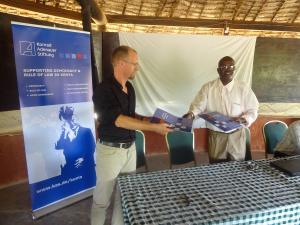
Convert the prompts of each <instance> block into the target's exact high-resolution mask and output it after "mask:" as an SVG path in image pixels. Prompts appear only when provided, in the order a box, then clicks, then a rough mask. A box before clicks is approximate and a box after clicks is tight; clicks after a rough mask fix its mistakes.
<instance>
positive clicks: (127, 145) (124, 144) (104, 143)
mask: <svg viewBox="0 0 300 225" xmlns="http://www.w3.org/2000/svg"><path fill="white" fill-rule="evenodd" d="M100 143H101V144H103V145H107V146H110V147H115V148H125V149H127V148H130V146H131V145H132V144H133V141H131V142H127V143H116V142H108V141H100Z"/></svg>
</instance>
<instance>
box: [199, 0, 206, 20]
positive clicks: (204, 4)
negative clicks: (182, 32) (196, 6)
mask: <svg viewBox="0 0 300 225" xmlns="http://www.w3.org/2000/svg"><path fill="white" fill-rule="evenodd" d="M206 4H207V0H205V2H204V3H203V4H202V5H203V6H202V8H201V11H200V13H199V18H200V17H201V15H202V12H203V10H204V8H205V6H206Z"/></svg>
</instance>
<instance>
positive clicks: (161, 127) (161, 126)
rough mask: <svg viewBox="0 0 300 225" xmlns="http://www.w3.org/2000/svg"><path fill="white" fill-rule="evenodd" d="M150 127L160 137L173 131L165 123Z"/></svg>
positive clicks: (154, 124)
mask: <svg viewBox="0 0 300 225" xmlns="http://www.w3.org/2000/svg"><path fill="white" fill-rule="evenodd" d="M152 125H153V127H154V129H153V131H154V132H156V133H158V134H161V135H166V134H167V133H168V132H170V131H173V129H172V127H171V126H170V125H169V124H167V123H153V124H152Z"/></svg>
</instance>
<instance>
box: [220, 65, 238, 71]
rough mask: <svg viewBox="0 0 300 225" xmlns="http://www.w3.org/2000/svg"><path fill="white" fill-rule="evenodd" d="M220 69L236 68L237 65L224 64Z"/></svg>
mask: <svg viewBox="0 0 300 225" xmlns="http://www.w3.org/2000/svg"><path fill="white" fill-rule="evenodd" d="M219 69H221V70H234V69H235V66H234V65H230V66H227V65H224V66H219Z"/></svg>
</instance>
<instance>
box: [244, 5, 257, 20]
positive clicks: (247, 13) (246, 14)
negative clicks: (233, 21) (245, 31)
mask: <svg viewBox="0 0 300 225" xmlns="http://www.w3.org/2000/svg"><path fill="white" fill-rule="evenodd" d="M254 4H255V1H253V2H252V4H251V6H250V8H249V9H248V10H247V12H246V13H245V16H244V18H243V20H245V19H246V18H247V16H248V15H249V13H250V12H251V9H252V8H253V6H254Z"/></svg>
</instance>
